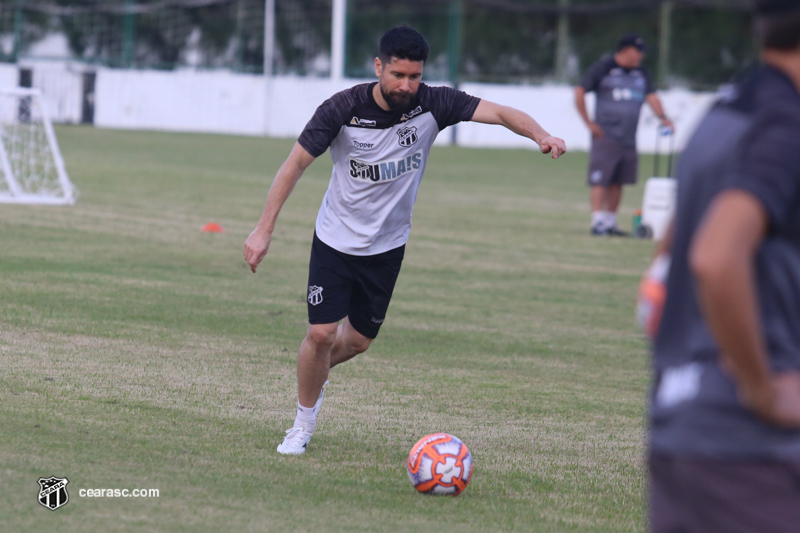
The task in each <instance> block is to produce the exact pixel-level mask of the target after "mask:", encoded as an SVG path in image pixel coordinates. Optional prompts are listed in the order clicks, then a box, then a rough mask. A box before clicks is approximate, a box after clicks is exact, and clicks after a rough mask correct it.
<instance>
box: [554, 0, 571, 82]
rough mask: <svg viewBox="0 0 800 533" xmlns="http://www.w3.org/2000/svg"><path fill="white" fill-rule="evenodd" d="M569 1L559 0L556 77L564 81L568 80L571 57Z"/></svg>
mask: <svg viewBox="0 0 800 533" xmlns="http://www.w3.org/2000/svg"><path fill="white" fill-rule="evenodd" d="M569 3H570V0H558V7H559V12H558V28H557V31H558V34H557V37H556V39H557V40H556V57H555V59H556V65H555V67H556V68H555V72H556V79H557V80H558V81H560V82H562V83H566V82H567V81H569V80H567V60H568V59H569Z"/></svg>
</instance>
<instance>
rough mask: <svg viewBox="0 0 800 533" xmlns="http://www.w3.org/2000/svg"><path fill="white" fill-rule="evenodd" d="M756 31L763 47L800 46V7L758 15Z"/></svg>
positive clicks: (793, 48) (784, 47)
mask: <svg viewBox="0 0 800 533" xmlns="http://www.w3.org/2000/svg"><path fill="white" fill-rule="evenodd" d="M756 33H757V34H758V37H759V39H760V40H761V46H762V47H763V48H766V49H771V50H796V49H797V48H800V8H798V9H792V10H787V11H785V12H780V13H767V14H763V15H761V16H758V17H757V18H756Z"/></svg>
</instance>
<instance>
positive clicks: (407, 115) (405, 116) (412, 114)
mask: <svg viewBox="0 0 800 533" xmlns="http://www.w3.org/2000/svg"><path fill="white" fill-rule="evenodd" d="M420 113H422V106H417V107H416V108H414V109H412V110H411V111H409V112H408V113H403V116H402V117H400V122H405V121H406V120H409V119H412V118H414V117H416V116H417V115H419V114H420Z"/></svg>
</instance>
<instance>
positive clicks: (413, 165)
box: [350, 152, 422, 182]
mask: <svg viewBox="0 0 800 533" xmlns="http://www.w3.org/2000/svg"><path fill="white" fill-rule="evenodd" d="M420 166H422V152H417V153H414V154H411V155H410V156H407V157H402V158H400V159H392V160H390V161H379V162H377V163H367V162H364V161H359V160H358V159H353V158H350V177H351V178H353V179H361V180H370V181H383V182H387V181H393V180H396V179H397V178H400V177H402V176H404V175H406V174H409V173H411V172H414V171H416V170H418V169H419V167H420Z"/></svg>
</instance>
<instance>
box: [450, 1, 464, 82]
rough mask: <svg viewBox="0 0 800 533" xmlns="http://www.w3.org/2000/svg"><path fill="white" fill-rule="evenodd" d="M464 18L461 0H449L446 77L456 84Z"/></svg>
mask: <svg viewBox="0 0 800 533" xmlns="http://www.w3.org/2000/svg"><path fill="white" fill-rule="evenodd" d="M463 18H464V6H463V2H462V0H450V9H449V12H448V17H447V79H448V80H449V81H450V83H452V84H453V87H457V86H458V67H459V63H460V62H461V25H462V21H463Z"/></svg>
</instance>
